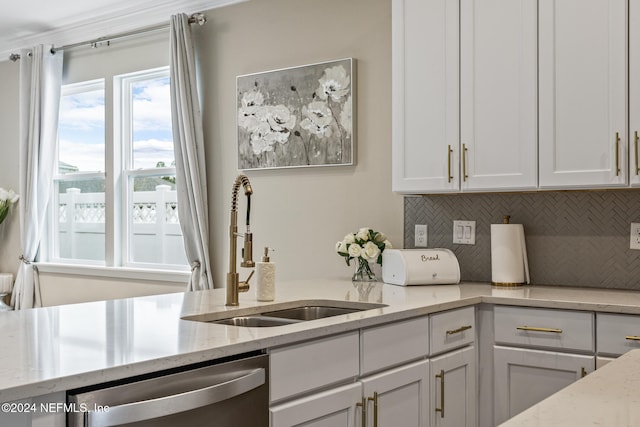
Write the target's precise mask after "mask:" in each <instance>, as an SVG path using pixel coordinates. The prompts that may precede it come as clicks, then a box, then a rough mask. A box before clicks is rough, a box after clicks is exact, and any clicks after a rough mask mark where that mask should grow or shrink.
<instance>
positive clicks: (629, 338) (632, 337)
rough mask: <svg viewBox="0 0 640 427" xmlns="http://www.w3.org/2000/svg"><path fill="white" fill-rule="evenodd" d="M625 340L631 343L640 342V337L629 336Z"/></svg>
mask: <svg viewBox="0 0 640 427" xmlns="http://www.w3.org/2000/svg"><path fill="white" fill-rule="evenodd" d="M624 339H625V340H629V341H640V337H639V336H637V335H627V336H626V337H624Z"/></svg>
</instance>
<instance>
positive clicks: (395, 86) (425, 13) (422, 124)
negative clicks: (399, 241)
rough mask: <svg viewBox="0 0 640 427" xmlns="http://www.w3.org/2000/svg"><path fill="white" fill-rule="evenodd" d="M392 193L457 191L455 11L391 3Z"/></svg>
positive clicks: (442, 0) (409, 1)
mask: <svg viewBox="0 0 640 427" xmlns="http://www.w3.org/2000/svg"><path fill="white" fill-rule="evenodd" d="M392 13H393V18H392V27H393V29H392V38H393V40H392V47H393V49H392V97H393V100H392V114H393V117H392V121H393V125H392V127H393V134H392V138H393V144H392V147H393V149H392V157H393V161H392V169H393V173H392V175H393V185H392V187H393V191H398V192H404V193H424V192H438V191H441V192H442V191H457V190H458V188H459V168H458V166H457V165H458V164H459V163H458V162H459V160H458V145H459V111H458V106H459V100H458V93H459V72H458V65H459V60H458V45H459V16H458V15H459V6H458V2H457V1H448V0H393V3H392Z"/></svg>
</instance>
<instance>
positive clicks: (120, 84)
mask: <svg viewBox="0 0 640 427" xmlns="http://www.w3.org/2000/svg"><path fill="white" fill-rule="evenodd" d="M161 77H169V67H168V66H162V67H156V68H150V69H145V70H140V71H135V72H128V73H123V74H118V75H114V76H111V77H108V76H107V77H104V78H100V79H93V80H87V81H83V82H77V83H71V84H68V85H64V86H63V89H62V95H63V96H64V95H71V94H74V93H82V92H88V91H90V90H95V89H99V88H101V89H103V90H104V96H105V117H104V125H105V145H104V147H105V153H104V155H105V165H104V168H103V169H104V170H103V171H101V172H72V173H68V174H60V173H58V170H57V169H56V170H55V173H54V177H53V184H54V190H55V191H53V197H52V198H51V203H50V206H49V215H48V221H47V229H48V230H47V233H46V236H47V239H46V241H43V252H42V253H43V254H44V255H45V256H44V257H43V258H45V259H43V260H42V261H43V262H46V263H47V264H49V266H50V267H51V268H52V269H53V270H56V269H57V267H56V266H74V265H75V266H76V267H77V268H78V271H79V272H80V273H78V274H82V273H81V272H83V271H84V272H93V273H95V275H102V274H101V273H98V270H113V269H120V270H122V271H123V272H124V273H123V274H124V275H125V276H127V275H132V276H140V275H141V272H144V271H154V270H155V271H165V272H174V273H176V274H178V276H183V275H184V274H185V273H184V272H188V271H189V266H188V265H187V264H184V265H183V264H168V263H164V264H163V263H144V262H134V261H132V260H131V259H130V255H131V254H130V243H131V240H132V239H131V237H132V236H131V231H132V230H133V212H132V209H133V200H132V199H133V189H132V188H131V189H130V185H131V186H132V185H133V180H134V179H135V178H136V177H147V176H168V175H169V176H175V174H176V171H175V166H173V167H161V168H153V169H137V170H134V169H133V124H132V122H133V118H132V114H131V112H132V107H133V92H132V85H133V84H135V83H136V82H140V81H146V80H152V79H154V78H161ZM56 144H58V142H56ZM58 150H59V145H57V146H56V156H57V157H56V161H57V162H58V161H59V159H60V156H59V152H58ZM56 164H57V163H56ZM97 178H100V179H104V183H105V196H104V198H105V223H104V225H105V227H104V236H105V248H104V250H105V258H104V260H95V261H93V260H83V259H75V258H61V257H60V254H59V248H60V239H59V234H58V233H59V211H58V212H56V209H58V207H59V203H60V198H59V194H58V191H59V190H58V188H59V186H58V185H59V183H60V182H64V181H76V180H91V179H97ZM130 190H131V191H130ZM178 227H179V225H178ZM169 276H171V277H173V278H175V274H174V275H171V274H170V275H169Z"/></svg>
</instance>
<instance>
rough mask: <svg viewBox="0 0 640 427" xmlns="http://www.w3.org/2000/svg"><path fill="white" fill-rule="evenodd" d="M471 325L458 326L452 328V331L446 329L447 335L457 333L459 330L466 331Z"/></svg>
mask: <svg viewBox="0 0 640 427" xmlns="http://www.w3.org/2000/svg"><path fill="white" fill-rule="evenodd" d="M471 328H472V326H471V325H465V326H460V327H459V328H458V329H454V330H452V331H447V335H453V334H459V333H460V332H464V331H467V330H469V329H471Z"/></svg>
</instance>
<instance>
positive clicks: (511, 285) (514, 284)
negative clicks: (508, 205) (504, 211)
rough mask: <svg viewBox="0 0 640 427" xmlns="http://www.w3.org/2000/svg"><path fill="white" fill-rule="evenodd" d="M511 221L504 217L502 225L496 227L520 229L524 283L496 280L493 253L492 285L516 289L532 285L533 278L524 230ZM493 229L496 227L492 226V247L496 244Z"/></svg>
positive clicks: (508, 217) (506, 216)
mask: <svg viewBox="0 0 640 427" xmlns="http://www.w3.org/2000/svg"><path fill="white" fill-rule="evenodd" d="M510 219H511V216H510V215H504V216H503V217H502V225H495V227H502V226H505V225H506V226H507V227H510V226H514V227H518V229H519V230H518V229H517V230H518V231H519V233H518V234H519V236H518V237H519V239H518V240H520V245H519V246H520V251H521V253H520V256H521V258H520V262H522V267H523V271H522V273H523V276H524V277H523V279H524V280H522V281H521V280H517V281H516V280H495V278H494V276H495V273H494V272H493V269H494V260H493V251H492V253H491V255H492V260H491V261H492V262H491V264H492V265H491V268H492V277H491V285H492V286H493V287H507V288H515V287H521V286H523V285H524V284H529V283H531V277H530V275H529V261H528V256H527V246H526V244H525V236H524V228H523V226H522V225H520V224H514V225H511V224H510V222H509V221H510ZM493 227H494V225H492V226H491V231H492V233H491V234H492V236H491V237H492V240H491V244H492V246H493V243H494V242H493Z"/></svg>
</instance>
